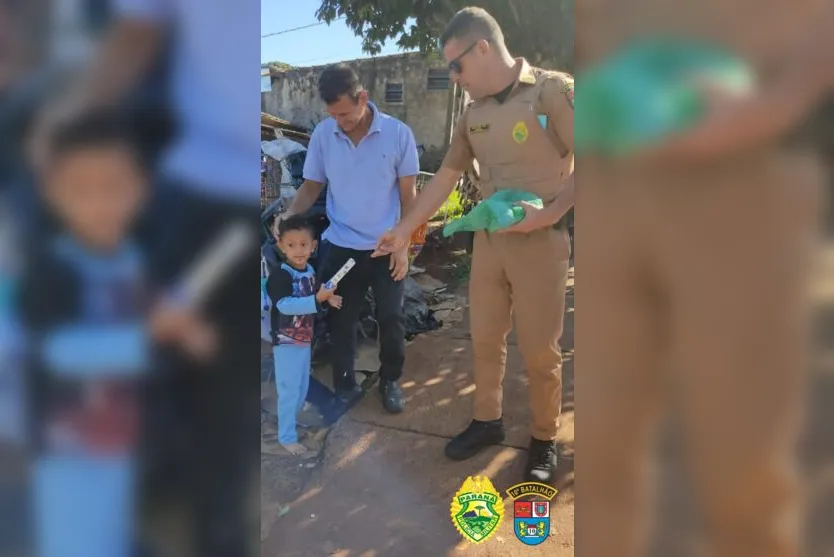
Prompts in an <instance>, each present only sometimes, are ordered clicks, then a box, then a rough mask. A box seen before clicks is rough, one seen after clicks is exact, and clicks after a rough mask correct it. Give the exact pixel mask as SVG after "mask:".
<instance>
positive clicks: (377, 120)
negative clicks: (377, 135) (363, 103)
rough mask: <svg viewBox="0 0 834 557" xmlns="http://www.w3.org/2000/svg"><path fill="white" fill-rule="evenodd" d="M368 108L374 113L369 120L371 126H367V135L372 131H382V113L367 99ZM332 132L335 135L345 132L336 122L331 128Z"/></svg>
mask: <svg viewBox="0 0 834 557" xmlns="http://www.w3.org/2000/svg"><path fill="white" fill-rule="evenodd" d="M368 108H369V109H370V110H371V112H372V113H373V115H374V117H373V120H371V126H370V127H369V128H368V135H370V134H372V133H374V132H381V131H382V113H381V112H380V111H379V109H378V108H377V106H376V105H375V104H374V103H372V102H371V101H368ZM333 133H335V134H336V135H345V132H344V131H342V128H340V127H339V124H336V126H335V128H334V130H333Z"/></svg>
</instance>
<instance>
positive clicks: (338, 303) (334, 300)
mask: <svg viewBox="0 0 834 557" xmlns="http://www.w3.org/2000/svg"><path fill="white" fill-rule="evenodd" d="M327 303H328V304H329V305H330V307H332V308H334V309H342V297H341V296H339V295H337V294H333V295H332V296H330V299H329V300H327Z"/></svg>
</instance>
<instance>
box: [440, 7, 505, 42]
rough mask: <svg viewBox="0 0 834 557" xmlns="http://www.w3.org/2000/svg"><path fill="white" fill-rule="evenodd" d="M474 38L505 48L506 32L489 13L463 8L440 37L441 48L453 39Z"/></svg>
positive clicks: (483, 10)
mask: <svg viewBox="0 0 834 557" xmlns="http://www.w3.org/2000/svg"><path fill="white" fill-rule="evenodd" d="M467 37H469V38H472V39H476V40H481V39H485V40H486V41H488V42H489V43H490V44H493V45H496V46H498V47H499V48H504V32H503V31H501V26H500V25H498V21H496V20H495V18H494V17H492V15H490V13H489V12H488V11H486V10H485V9H483V8H476V7H472V6H470V7H468V8H463V9H462V10H460V11H459V12H458V13H456V14H455V15H454V16H452V19H450V20H449V23H448V24H447V25H446V29H444V30H443V33H441V35H440V46H441V47H444V46H446V43H448V42H449V41H451V40H452V39H462V38H467Z"/></svg>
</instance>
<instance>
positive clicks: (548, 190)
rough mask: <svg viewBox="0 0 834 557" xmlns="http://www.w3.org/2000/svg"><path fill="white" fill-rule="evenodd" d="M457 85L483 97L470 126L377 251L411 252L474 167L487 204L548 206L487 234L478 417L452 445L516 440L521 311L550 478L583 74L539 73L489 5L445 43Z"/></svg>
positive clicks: (478, 271) (476, 295) (481, 251)
mask: <svg viewBox="0 0 834 557" xmlns="http://www.w3.org/2000/svg"><path fill="white" fill-rule="evenodd" d="M441 44H442V45H443V53H444V56H445V58H446V60H447V61H448V63H449V70H450V72H451V76H452V79H454V80H455V81H456V82H457V83H458V84H460V85H461V86H462V87H464V89H466V91H467V92H468V93H469V95H470V96H471V97H472V98H473V99H474V100H473V102H472V103H471V104H470V105H469V106H468V107H467V109H466V110H465V112H464V114H463V115H462V116H461V118H460V121H459V122H458V125H457V128H456V130H455V132H454V137H453V138H452V143H451V146H450V148H449V152H448V153H447V155H446V158H445V160H444V161H443V164H442V166H441V169H440V170H439V171H438V172H437V174H436V175H435V177H434V178H433V179H432V181H431V182H430V183H429V184H428V185H426V187H425V188H424V189H423V191H422V192H421V193H420V194H419V195H418V197H417V200H416V201H415V202H414V204H413V205H412V207H411V208H410V209H409V211H408V212H407V214H406V215H405V216H404V217H403V219H402V220H401V221H400V223H399V224H398V225H397V226H396V227H395V228H394V229H393V230H391V231H389V232H387V233H386V234H384V235H383V236H382V237H381V238H380V241H379V246H378V249H377V255H383V254H386V253H391V252H392V251H395V250H396V249H399V248H400V247H401V246H402V245H404V244H405V243H406V242H407V241H408V239H409V237H410V234H411V232H412V231H413V230H414V229H415V228H417V226H419V225H420V224H421V223H423V222H425V221H427V220H428V219H429V218H430V217H431V215H432V214H434V213H435V212H436V211H437V210H438V209H439V208H440V207H441V205H442V204H443V202H444V201H445V200H446V199H447V198H448V196H449V194H450V193H451V192H452V191H453V189H454V187H455V184H456V183H457V181H458V180H459V179H460V177H461V175H462V174H463V172H464V171H466V170H468V169H470V168H473V164H474V165H475V166H474V169H475V170H476V171H477V175H478V177H479V180H478V182H479V186H480V189H481V192H482V193H483V195H484V196H485V197H488V196H490V195H492V194H493V193H494V192H495V191H496V190H499V189H505V188H518V189H522V190H526V191H529V192H531V193H534V194H536V195H537V196H539V197H540V198H541V199H542V200H543V202H544V208H543V209H537V208H536V207H533V206H530V205H527V206H526V216H525V218H524V220H522V221H521V222H520V223H518V224H517V225H515V226H513V227H511V228H508V229H506V231H504V232H503V233H494V234H488V233H486V232H478V233H476V235H475V241H474V251H473V259H472V269H471V275H470V292H469V296H470V300H469V302H470V317H471V333H472V344H473V352H474V359H475V361H474V373H475V386H476V391H475V396H474V420H473V421H472V422H471V423H470V424H469V426H468V427H467V428H466V429H465V430H464V431H463V432H462V433H460V434H459V435H458V436H456V437H455V438H454V439H452V440H451V441H450V442H449V444H448V445H447V447H446V455H447V456H448V457H449V458H451V459H454V460H464V459H467V458H470V457H472V456H474V455H475V454H477V453H478V452H480V451H481V450H482V449H484V448H486V447H488V446H490V445H495V444H498V443H501V442H502V441H503V440H504V435H505V432H504V425H503V422H502V414H503V412H502V411H503V386H502V383H503V379H504V371H505V364H506V359H507V335H508V334H509V332H510V330H511V329H512V318H513V314H515V317H516V323H517V326H518V342H519V348H520V349H521V353H522V356H523V358H524V362H525V365H526V367H527V376H528V379H529V385H530V405H531V410H532V425H531V434H532V438H531V440H530V451H529V457H528V458H529V460H528V463H527V468H526V476H527V479H528V480H535V481H541V482H548V481H550V480H551V478H552V476H553V472H554V469H555V467H556V443H555V439H556V432H557V429H558V425H559V414H560V410H561V398H562V379H561V374H562V355H561V350H560V348H559V344H558V343H559V339H560V337H561V335H562V326H563V318H564V311H565V285H566V279H567V276H568V266H569V259H570V241H569V236H568V232H567V227H566V226H564V225H563V221H564V220H565V219H564V216H565V214H566V213H567V212H568V211H569V210H570V208H571V206H572V205H573V79H572V78H571V77H570V76H568V75H567V74H564V73H560V72H552V71H544V70H540V69H537V68H533V67H531V66H530V65H529V64H528V63H527V61H526V60H524V59H522V58H513V57H512V56H511V55H510V53H509V52H508V51H507V47H506V45H505V43H504V36H503V33H502V32H501V29H500V27H499V26H498V23H497V22H496V21H495V19H494V18H493V17H492V16H491V15H490V14H489V13H487V12H486V11H484V10H483V9H480V8H466V9H464V10H461V11H460V12H458V13H457V14H455V16H454V17H453V18H452V20H451V21H450V22H449V24H448V26H447V28H446V30H445V31H444V32H443V34H442V36H441Z"/></svg>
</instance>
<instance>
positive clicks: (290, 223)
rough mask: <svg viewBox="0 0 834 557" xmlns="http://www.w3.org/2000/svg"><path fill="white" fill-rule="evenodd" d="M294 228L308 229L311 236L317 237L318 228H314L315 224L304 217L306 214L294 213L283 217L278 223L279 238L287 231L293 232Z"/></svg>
mask: <svg viewBox="0 0 834 557" xmlns="http://www.w3.org/2000/svg"><path fill="white" fill-rule="evenodd" d="M294 230H299V231H301V230H306V231H307V232H309V233H310V236H312V237H313V238H315V237H316V229H315V228H313V225H312V224H311V223H310V221H309V220H307V219H306V218H305V217H304V215H293V216H291V217H287V218H285V219H282V220H281V222H279V223H278V237H279V238H280V237H281V236H283V235H284V234H286V233H287V232H292V231H294Z"/></svg>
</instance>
